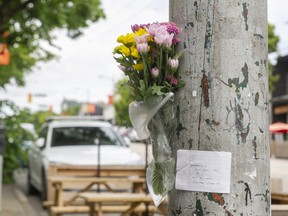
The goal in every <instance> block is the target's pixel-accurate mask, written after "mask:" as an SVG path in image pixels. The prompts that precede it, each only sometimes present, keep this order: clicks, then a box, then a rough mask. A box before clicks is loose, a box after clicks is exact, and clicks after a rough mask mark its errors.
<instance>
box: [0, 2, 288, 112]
mask: <svg viewBox="0 0 288 216" xmlns="http://www.w3.org/2000/svg"><path fill="white" fill-rule="evenodd" d="M102 6H103V9H104V11H105V14H106V19H105V20H101V21H99V22H97V23H95V24H92V25H91V26H90V27H89V28H87V29H85V31H84V35H83V36H81V37H80V38H78V39H76V40H71V39H69V38H68V37H67V36H66V32H65V31H56V32H54V34H55V36H56V37H57V40H56V41H55V44H56V45H57V46H59V47H61V50H57V49H54V50H53V51H54V52H55V53H56V54H57V55H58V56H59V58H58V59H57V60H53V61H50V62H47V63H40V64H38V65H37V67H35V68H34V69H33V70H32V71H31V73H29V74H28V75H26V76H25V82H26V85H25V87H17V86H16V85H13V83H12V84H10V85H8V86H6V90H5V91H3V90H2V89H1V91H0V100H2V99H10V100H12V101H14V102H15V103H16V104H17V105H19V106H20V107H28V108H30V109H31V110H32V111H36V110H39V109H42V110H43V109H44V110H45V109H47V108H48V107H49V106H52V107H53V111H55V112H56V113H59V112H60V111H61V102H62V101H63V99H69V100H76V101H79V102H99V101H102V102H105V103H106V102H108V95H110V94H112V93H113V86H114V84H115V83H116V82H117V81H118V80H119V79H120V78H121V77H122V75H123V73H122V72H121V71H120V70H119V69H118V67H117V63H116V62H115V60H114V59H113V54H112V51H113V48H114V47H115V46H116V45H117V43H116V39H117V37H118V36H119V35H121V34H126V33H127V32H130V31H131V30H130V26H131V25H133V24H135V23H137V24H141V23H149V22H155V21H159V22H164V21H168V20H169V19H168V16H169V12H168V11H169V1H168V0H157V1H155V0H145V1H141V4H140V5H139V1H135V0H121V4H120V3H118V2H117V3H116V2H115V1H114V0H102ZM287 10H288V1H283V0H268V21H269V22H270V23H272V24H274V25H275V26H276V29H275V33H276V34H277V35H279V36H280V43H279V46H278V50H279V51H278V53H277V54H276V55H286V54H288V39H286V38H287V35H288V16H287ZM29 93H31V94H32V102H31V103H28V94H29ZM37 95H38V96H37ZM39 95H42V97H39ZM43 95H44V97H43Z"/></svg>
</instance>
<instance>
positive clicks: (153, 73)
mask: <svg viewBox="0 0 288 216" xmlns="http://www.w3.org/2000/svg"><path fill="white" fill-rule="evenodd" d="M151 74H152V76H153V77H158V75H159V69H158V68H156V67H154V68H152V70H151Z"/></svg>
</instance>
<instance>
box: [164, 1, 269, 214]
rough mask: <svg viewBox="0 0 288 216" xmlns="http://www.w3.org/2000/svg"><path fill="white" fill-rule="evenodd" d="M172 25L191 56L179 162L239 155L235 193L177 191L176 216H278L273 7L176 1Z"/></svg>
mask: <svg viewBox="0 0 288 216" xmlns="http://www.w3.org/2000/svg"><path fill="white" fill-rule="evenodd" d="M170 20H171V21H173V22H175V23H176V24H177V25H178V26H179V27H180V28H181V30H182V33H181V35H180V39H181V42H180V44H179V46H180V47H181V49H182V48H186V53H185V54H184V56H183V58H182V60H181V61H180V75H181V79H183V80H185V82H186V86H185V87H184V89H182V90H181V91H180V92H179V93H178V94H177V95H176V98H175V100H176V106H177V114H176V117H177V124H176V128H175V137H174V139H175V140H174V142H173V143H176V144H177V145H176V146H173V155H174V156H176V152H177V150H179V149H185V150H195V151H199V150H201V151H212V152H213V151H224V152H231V153H232V160H231V164H232V165H231V168H232V169H231V182H230V189H231V192H230V193H213V191H210V192H206V193H204V192H195V191H188V190H173V191H172V192H171V193H170V194H169V215H173V216H184V215H197V216H202V215H270V173H269V172H270V164H269V161H270V147H269V132H268V125H269V113H268V110H269V102H268V72H267V68H268V67H267V61H268V60H267V50H268V49H267V2H266V1H265V0H255V1H247V0H240V1H235V0H222V1H219V0H207V1H201V0H193V1H191V0H170ZM219 169H220V167H219ZM187 170H189V169H187Z"/></svg>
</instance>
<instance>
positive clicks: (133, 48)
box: [131, 46, 140, 59]
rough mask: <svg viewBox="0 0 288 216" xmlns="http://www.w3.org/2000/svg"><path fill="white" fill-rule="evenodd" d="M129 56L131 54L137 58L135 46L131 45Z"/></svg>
mask: <svg viewBox="0 0 288 216" xmlns="http://www.w3.org/2000/svg"><path fill="white" fill-rule="evenodd" d="M131 56H133V57H134V58H137V59H139V58H140V56H139V53H138V50H137V49H136V47H135V46H132V47H131Z"/></svg>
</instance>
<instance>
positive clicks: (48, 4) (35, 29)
mask: <svg viewBox="0 0 288 216" xmlns="http://www.w3.org/2000/svg"><path fill="white" fill-rule="evenodd" d="M0 17H1V23H0V42H7V44H8V49H9V51H10V55H11V59H10V65H8V66H0V87H4V86H5V84H7V83H9V82H10V81H11V79H12V78H13V79H14V80H15V81H16V84H17V85H20V86H23V85H24V79H23V78H24V74H25V73H27V72H29V71H31V69H32V67H33V66H35V64H36V63H37V62H39V61H49V60H51V59H52V58H53V57H55V56H54V54H53V53H52V52H51V51H49V48H46V47H47V45H46V44H45V43H43V42H47V43H48V44H49V45H50V46H54V47H55V45H53V39H55V38H56V36H55V33H54V34H53V31H54V30H57V29H66V30H67V33H68V36H69V37H71V38H76V37H78V36H80V35H81V34H82V30H83V28H85V27H87V26H88V25H89V24H90V23H92V22H96V21H97V20H99V19H100V18H104V12H103V10H102V8H101V5H100V1H99V0H61V1H55V0H41V1H40V0H39V1H36V0H26V1H22V0H0ZM5 31H8V32H9V37H8V38H7V39H5V38H3V37H2V35H3V33H4V32H5ZM44 45H46V46H45V48H44ZM50 48H51V47H50ZM50 50H51V49H50Z"/></svg>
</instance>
